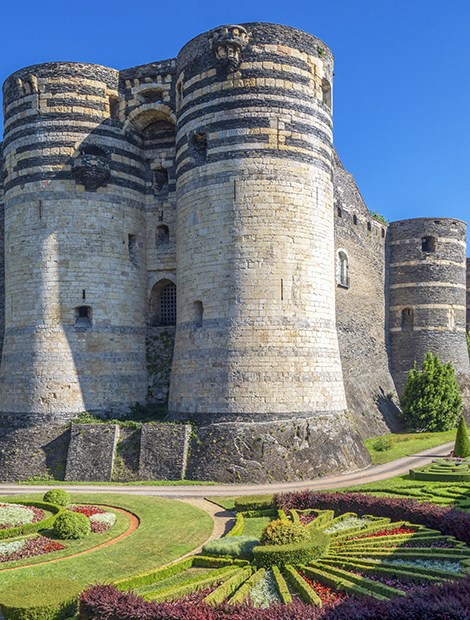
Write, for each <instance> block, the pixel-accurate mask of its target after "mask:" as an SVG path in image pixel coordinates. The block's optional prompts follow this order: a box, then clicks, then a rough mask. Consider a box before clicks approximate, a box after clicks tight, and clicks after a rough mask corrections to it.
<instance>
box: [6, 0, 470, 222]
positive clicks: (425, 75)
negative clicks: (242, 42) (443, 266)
mask: <svg viewBox="0 0 470 620" xmlns="http://www.w3.org/2000/svg"><path fill="white" fill-rule="evenodd" d="M248 21H268V22H278V23H282V24H287V25H290V26H295V27H297V28H300V29H302V30H306V31H307V32H310V33H312V34H314V35H315V36H318V37H320V38H321V39H323V40H324V41H325V43H326V44H327V45H328V46H329V47H330V48H331V49H332V51H333V53H334V55H335V59H336V70H335V83H334V123H335V144H336V148H337V150H338V153H339V155H340V157H341V159H342V160H343V163H344V165H345V167H346V168H347V169H348V170H349V171H350V172H352V173H353V174H354V176H355V178H356V180H357V183H358V185H359V188H360V190H361V192H362V194H363V196H364V198H365V200H366V202H367V205H368V206H369V208H370V209H371V210H374V211H377V212H379V213H382V214H383V215H384V216H385V217H386V218H387V219H388V220H397V219H403V218H408V217H420V216H430V217H437V216H441V217H443V216H446V217H456V218H460V219H464V220H470V79H469V78H470V2H469V1H468V0H322V1H321V2H319V1H317V0H282V1H280V0H271V1H269V2H268V1H267V0H237V1H235V2H233V1H232V2H223V1H221V0H218V1H217V2H215V1H210V0H199V1H197V0H196V1H190V0H173V1H170V2H168V1H165V2H159V1H158V0H152V1H150V0H134V2H132V1H131V0H127V1H126V2H124V1H123V0H114V1H111V0H75V1H74V2H71V1H69V0H60V1H54V0H41V2H39V1H37V0H11V2H9V1H8V0H0V23H1V24H2V30H1V36H0V59H1V60H0V78H1V80H2V82H3V80H4V79H5V78H6V77H7V76H8V75H9V74H10V73H12V72H13V71H15V70H16V69H19V68H21V67H24V66H26V65H31V64H36V63H40V62H48V61H53V60H72V61H83V62H92V63H98V64H103V65H108V66H112V67H115V68H117V69H123V68H126V67H131V66H134V65H138V64H144V63H148V62H151V61H154V60H162V59H164V58H169V57H174V56H176V54H177V53H178V51H179V49H180V48H181V47H182V46H183V45H184V43H186V42H187V41H188V40H189V39H190V38H192V37H193V36H195V35H197V34H199V33H201V32H204V31H205V30H208V29H210V28H212V27H214V26H217V25H220V24H224V23H243V22H248Z"/></svg>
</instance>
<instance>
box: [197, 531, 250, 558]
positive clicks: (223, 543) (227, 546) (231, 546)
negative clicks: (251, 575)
mask: <svg viewBox="0 0 470 620" xmlns="http://www.w3.org/2000/svg"><path fill="white" fill-rule="evenodd" d="M258 544H259V540H258V538H255V537H253V536H232V537H231V538H229V537H227V536H226V537H225V538H217V539H216V540H211V541H209V542H208V543H206V544H205V545H204V546H203V547H202V551H203V553H209V554H213V555H221V556H226V555H228V556H231V557H246V558H250V559H251V558H252V557H253V549H254V548H255V547H256V545H258Z"/></svg>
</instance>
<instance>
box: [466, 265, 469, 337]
mask: <svg viewBox="0 0 470 620" xmlns="http://www.w3.org/2000/svg"><path fill="white" fill-rule="evenodd" d="M466 329H467V332H469V331H470V258H467V319H466Z"/></svg>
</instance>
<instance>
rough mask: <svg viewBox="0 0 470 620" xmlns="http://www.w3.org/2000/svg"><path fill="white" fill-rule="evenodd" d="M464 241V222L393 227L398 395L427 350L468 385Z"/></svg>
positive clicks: (393, 348)
mask: <svg viewBox="0 0 470 620" xmlns="http://www.w3.org/2000/svg"><path fill="white" fill-rule="evenodd" d="M465 239H466V224H465V222H462V221H460V220H453V219H449V218H441V219H432V218H418V219H412V220H402V221H399V222H392V223H391V224H390V228H389V248H390V345H391V362H392V364H391V366H392V376H393V379H394V381H395V385H396V386H397V390H398V392H399V393H402V392H403V388H404V385H405V383H406V379H407V375H408V372H409V370H410V369H411V368H412V367H413V363H414V361H415V360H416V362H417V363H418V365H419V364H421V363H422V362H423V360H424V357H425V355H426V353H427V352H428V351H431V352H432V353H434V354H438V355H439V357H440V358H441V360H442V361H444V362H452V364H453V365H454V367H455V370H456V373H457V375H458V376H459V375H460V376H461V377H462V379H465V378H466V381H464V383H466V382H467V381H468V377H469V372H470V366H469V360H468V350H467V344H466V339H465V331H466V330H465V321H466V258H465V256H466V241H465Z"/></svg>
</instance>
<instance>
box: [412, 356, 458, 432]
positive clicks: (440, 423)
mask: <svg viewBox="0 0 470 620" xmlns="http://www.w3.org/2000/svg"><path fill="white" fill-rule="evenodd" d="M402 408H403V417H404V420H405V423H406V424H407V426H408V428H409V429H410V430H414V431H425V430H427V431H434V432H435V431H447V430H450V429H452V428H455V425H456V422H457V419H458V417H459V415H460V414H461V412H462V397H461V396H460V392H459V388H458V386H457V382H456V380H455V371H454V367H453V366H452V364H443V363H442V362H441V361H440V359H439V357H438V356H437V355H436V356H434V355H433V354H432V353H426V357H425V359H424V362H423V365H422V369H421V370H419V369H418V367H417V365H416V362H415V363H414V366H413V368H412V369H411V370H410V372H409V374H408V380H407V382H406V386H405V392H404V395H403V398H402Z"/></svg>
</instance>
